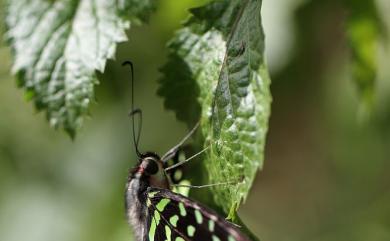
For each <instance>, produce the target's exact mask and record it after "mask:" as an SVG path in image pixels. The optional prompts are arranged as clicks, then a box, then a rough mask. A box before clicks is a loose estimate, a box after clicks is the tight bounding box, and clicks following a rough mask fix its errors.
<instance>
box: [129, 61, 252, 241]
mask: <svg viewBox="0 0 390 241" xmlns="http://www.w3.org/2000/svg"><path fill="white" fill-rule="evenodd" d="M125 64H130V66H131V69H132V85H133V65H132V63H131V62H125ZM132 87H133V86H132ZM133 89H134V88H133ZM133 96H134V95H133ZM133 102H134V101H132V110H133V111H132V114H140V116H141V112H140V111H139V110H136V111H134V108H133ZM132 123H133V137H134V143H135V149H136V153H137V155H138V164H137V165H136V167H135V168H134V169H133V170H131V171H130V173H129V176H128V180H127V185H126V191H125V206H126V215H127V219H128V222H129V224H130V226H131V227H132V228H133V231H134V234H135V238H136V240H137V241H193V240H198V241H249V238H247V237H246V235H244V234H243V233H242V232H241V231H240V230H239V229H238V228H237V227H236V226H234V225H233V224H231V223H229V222H228V221H226V220H225V219H224V218H223V217H221V216H219V215H218V214H217V213H216V212H214V211H213V210H211V209H209V208H207V207H205V206H204V205H202V204H200V203H198V202H196V201H194V200H192V199H190V198H188V197H185V196H183V195H180V194H177V193H174V192H173V191H171V184H170V181H169V180H170V179H169V177H168V175H167V172H166V171H165V169H167V161H168V160H170V159H171V158H172V157H173V156H174V155H175V154H176V153H177V151H178V149H179V148H180V146H181V145H182V144H183V143H184V142H185V141H186V140H187V139H189V137H190V136H191V135H192V133H193V132H194V131H195V129H196V127H195V128H194V129H193V130H192V131H191V132H190V133H189V134H188V135H187V136H186V137H185V138H184V139H183V140H182V141H181V142H180V143H179V144H178V145H176V146H175V147H174V148H172V149H171V150H170V151H168V152H167V154H165V155H164V156H163V157H162V158H161V157H160V156H158V155H157V154H156V153H153V152H146V153H141V152H140V151H139V150H138V141H139V132H138V137H137V139H136V138H135V131H134V115H133V119H132ZM168 169H169V168H168Z"/></svg>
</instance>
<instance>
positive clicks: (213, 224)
mask: <svg viewBox="0 0 390 241" xmlns="http://www.w3.org/2000/svg"><path fill="white" fill-rule="evenodd" d="M214 226H215V222H214V221H213V220H211V219H210V220H209V230H210V232H214Z"/></svg>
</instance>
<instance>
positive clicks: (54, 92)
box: [6, 0, 153, 136]
mask: <svg viewBox="0 0 390 241" xmlns="http://www.w3.org/2000/svg"><path fill="white" fill-rule="evenodd" d="M130 3H131V4H133V5H132V6H133V8H132V11H130V10H129V4H130ZM152 8H153V4H152V3H151V1H134V0H132V1H131V0H129V1H125V0H120V1H109V0H92V1H88V0H79V1H78V0H57V1H47V0H34V1H29V0H15V1H9V2H8V5H7V16H6V23H7V29H8V31H7V33H6V35H7V36H6V37H7V39H8V42H9V44H10V45H11V47H12V50H13V56H14V63H13V72H15V73H17V76H18V84H19V85H20V87H23V88H24V89H25V90H26V93H27V95H28V96H29V98H31V99H33V100H34V102H35V104H36V107H37V108H38V109H39V110H46V114H47V118H48V120H49V122H50V124H51V125H52V126H53V127H55V128H57V127H62V128H64V129H65V130H66V131H67V132H68V133H69V134H70V135H71V136H73V135H74V134H75V132H76V130H77V129H78V128H79V127H80V126H81V124H82V122H83V119H84V117H85V115H86V114H87V113H88V108H89V105H90V103H91V102H92V101H93V100H94V99H93V98H94V85H95V84H97V82H98V81H97V78H96V75H95V70H99V71H101V72H103V71H104V67H105V64H106V61H107V59H109V58H113V57H114V54H115V49H116V44H117V43H118V42H123V41H126V40H127V37H126V34H125V30H126V29H128V28H129V26H130V20H138V21H141V20H144V19H146V16H147V14H149V13H150V11H151V9H152Z"/></svg>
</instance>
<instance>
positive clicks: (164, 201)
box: [156, 198, 170, 212]
mask: <svg viewBox="0 0 390 241" xmlns="http://www.w3.org/2000/svg"><path fill="white" fill-rule="evenodd" d="M169 202H170V201H169V199H166V198H164V199H161V200H160V202H159V203H158V204H157V205H156V208H157V210H158V211H160V212H162V211H163V210H164V208H165V206H166V205H167V204H168V203H169Z"/></svg>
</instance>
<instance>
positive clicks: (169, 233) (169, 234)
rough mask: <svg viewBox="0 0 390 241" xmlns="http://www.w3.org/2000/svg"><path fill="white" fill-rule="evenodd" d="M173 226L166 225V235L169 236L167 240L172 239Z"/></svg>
mask: <svg viewBox="0 0 390 241" xmlns="http://www.w3.org/2000/svg"><path fill="white" fill-rule="evenodd" d="M171 234H172V231H171V228H169V227H168V225H165V235H166V236H167V239H166V241H171Z"/></svg>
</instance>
